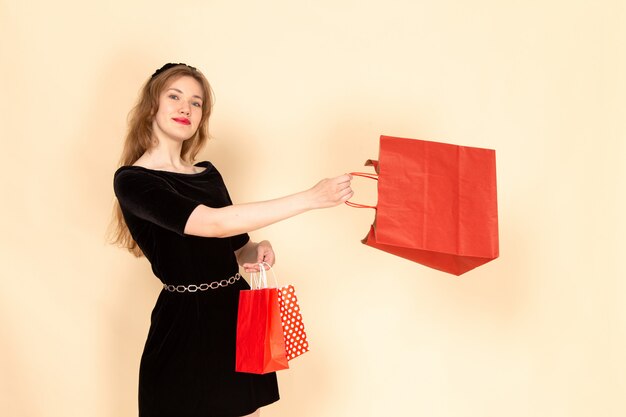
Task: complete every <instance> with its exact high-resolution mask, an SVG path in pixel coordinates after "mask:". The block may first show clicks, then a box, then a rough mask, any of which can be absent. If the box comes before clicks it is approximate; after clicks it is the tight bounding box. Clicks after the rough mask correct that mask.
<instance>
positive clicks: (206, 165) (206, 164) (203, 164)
mask: <svg viewBox="0 0 626 417" xmlns="http://www.w3.org/2000/svg"><path fill="white" fill-rule="evenodd" d="M193 166H196V167H204V169H203V170H202V171H200V172H193V173H191V172H177V171H167V170H164V169H153V168H146V167H143V166H141V165H128V166H127V167H128V168H140V169H144V170H146V171H152V172H162V173H165V174H174V175H183V176H187V177H191V176H194V175H201V174H204V173H206V172H208V171H209V161H200V162H197V163H195V164H193Z"/></svg>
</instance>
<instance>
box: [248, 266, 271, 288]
mask: <svg viewBox="0 0 626 417" xmlns="http://www.w3.org/2000/svg"><path fill="white" fill-rule="evenodd" d="M265 265H267V269H268V270H271V271H272V276H273V277H274V287H272V288H278V278H276V273H274V269H272V267H271V266H270V264H268V263H267V262H261V263H259V269H260V270H259V273H258V275H257V273H256V272H252V273H251V274H250V281H251V283H252V286H251V287H252V289H255V290H260V289H263V288H270V287H269V286H268V283H267V272H266V269H265Z"/></svg>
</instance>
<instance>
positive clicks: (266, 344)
mask: <svg viewBox="0 0 626 417" xmlns="http://www.w3.org/2000/svg"><path fill="white" fill-rule="evenodd" d="M266 267H267V268H269V265H268V264H266V263H263V264H261V270H260V273H259V274H251V276H250V281H251V283H250V284H251V287H252V288H251V289H250V290H242V291H240V293H239V310H238V316H237V345H236V361H235V371H237V372H247V373H253V374H265V373H269V372H275V371H279V370H282V369H287V368H289V364H288V361H290V360H291V359H294V358H296V357H298V356H300V355H302V354H303V353H305V352H307V351H308V350H309V344H308V341H307V337H306V332H305V330H304V324H303V323H302V314H301V313H300V306H299V304H298V297H297V296H296V291H295V288H294V287H293V285H287V286H284V287H278V285H277V280H276V276H275V275H274V273H273V271H272V275H273V276H274V283H275V284H276V286H275V287H271V288H270V287H269V286H268V282H267V273H266ZM276 287H278V288H276Z"/></svg>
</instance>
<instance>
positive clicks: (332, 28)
mask: <svg viewBox="0 0 626 417" xmlns="http://www.w3.org/2000/svg"><path fill="white" fill-rule="evenodd" d="M625 39H626V10H625V6H624V2H623V1H621V0H605V1H599V2H591V1H565V0H548V1H546V0H543V1H538V0H530V1H513V0H506V1H495V0H476V1H461V0H440V1H437V2H433V1H415V0H411V1H394V0H388V1H349V0H333V1H330V0H323V1H319V0H318V1H315V2H314V1H293V0H292V1H287V0H284V1H265V2H254V1H248V2H236V1H226V0H222V1H189V2H164V1H155V0H151V1H121V0H112V1H109V2H102V4H97V3H93V2H85V1H70V0H58V1H30V2H9V1H8V0H2V1H1V2H0V46H1V49H0V50H1V55H2V56H1V65H0V71H1V73H0V74H1V76H0V80H1V81H0V82H1V83H2V84H1V86H0V92H1V94H2V99H1V100H0V103H1V104H0V106H1V107H0V115H1V116H0V117H1V119H0V132H1V133H0V137H1V140H2V150H3V153H2V160H3V163H2V164H1V170H2V171H1V173H0V174H1V175H0V178H1V179H2V191H3V192H2V202H3V204H2V207H1V209H0V210H1V216H0V227H1V231H2V234H1V236H2V237H1V240H0V242H1V243H0V245H1V246H0V262H1V264H0V279H1V283H0V415H2V416H11V417H13V416H29V417H30V416H46V417H61V416H63V417H67V416H92V417H100V416H102V417H104V416H116V417H119V416H133V415H136V389H137V370H138V363H139V357H140V354H141V350H142V348H143V343H144V340H145V335H146V332H147V330H148V324H149V314H150V311H151V308H152V306H153V303H154V301H155V298H156V296H157V294H158V292H159V284H158V282H157V280H156V279H155V278H154V277H153V276H152V274H151V271H150V268H149V265H148V264H147V262H146V261H145V260H135V259H133V258H132V257H131V256H130V255H127V254H126V253H125V252H123V251H121V250H118V249H116V248H113V247H111V246H109V245H107V244H106V243H105V231H106V227H107V224H108V221H109V215H110V212H111V208H112V203H113V192H112V187H111V182H112V175H113V172H114V170H115V168H116V163H117V159H118V157H119V154H120V150H121V144H122V137H123V134H124V130H125V119H126V114H127V112H128V110H129V109H130V108H131V106H132V104H133V103H134V100H135V98H136V94H137V91H138V89H139V87H140V85H141V83H142V82H143V81H144V80H145V78H146V77H147V76H148V75H150V74H151V73H152V71H154V70H155V69H156V68H157V67H159V66H161V65H162V64H163V63H165V62H168V61H173V62H178V61H182V62H188V63H190V64H192V65H195V66H197V67H198V68H200V69H202V70H203V72H204V73H205V74H206V75H207V77H208V78H209V80H210V81H211V83H212V85H213V88H214V90H215V94H216V97H217V104H216V106H215V113H214V116H213V118H212V124H211V133H212V135H213V137H214V140H213V141H212V142H211V143H210V144H209V145H208V147H207V148H206V150H205V151H204V152H203V153H202V154H201V159H210V160H211V161H213V162H214V164H215V165H216V166H217V167H218V168H219V169H220V170H221V171H222V173H223V175H224V176H225V178H226V181H227V184H228V186H229V187H230V190H231V194H232V196H233V198H234V199H235V200H236V201H239V202H244V201H249V200H257V199H264V198H270V197H275V196H279V195H282V194H286V193H290V192H294V191H298V190H300V189H304V188H306V187H309V186H310V185H312V184H313V183H315V182H316V181H317V180H318V179H319V178H321V177H323V176H331V175H336V174H340V173H343V172H345V171H351V170H360V169H361V165H362V163H363V161H364V160H365V159H367V158H370V157H376V156H377V152H378V136H379V135H380V134H387V135H393V136H404V137H413V138H422V139H431V140H438V141H444V142H450V143H457V144H463V145H469V146H478V147H487V148H493V149H496V150H497V157H498V185H499V208H500V235H501V258H500V259H498V260H496V261H494V262H492V263H490V264H487V265H485V266H483V267H480V268H479V269H477V270H475V271H473V272H470V273H468V274H466V275H464V276H463V277H461V278H455V277H453V276H449V275H446V274H443V273H440V272H437V271H434V270H430V269H427V268H425V267H422V266H420V265H417V264H414V263H411V262H408V261H405V260H403V259H400V258H396V257H393V256H391V255H387V254H384V253H382V252H378V251H375V250H373V249H371V248H368V247H365V246H363V245H361V244H360V243H359V240H360V239H361V238H362V237H363V236H364V235H365V233H366V232H367V230H368V227H369V224H370V223H371V220H372V218H373V213H372V212H371V211H369V210H361V211H359V210H355V209H350V208H348V207H340V208H336V209H332V210H327V211H320V212H313V213H307V214H305V215H302V216H300V217H299V218H295V219H291V220H289V221H286V222H284V223H283V224H279V225H275V226H272V227H268V228H267V229H266V230H263V231H259V232H257V233H254V234H253V237H254V238H256V239H262V238H268V239H270V240H271V241H272V242H273V243H274V246H275V249H276V251H277V254H278V259H279V263H278V265H277V268H276V271H277V273H278V274H279V276H280V278H281V279H282V280H283V281H285V282H290V283H293V284H295V285H296V286H297V289H298V292H299V296H300V298H301V304H302V309H303V312H304V317H305V323H306V325H307V329H308V333H309V338H310V343H311V346H312V351H311V352H310V353H308V354H306V355H304V356H303V357H301V358H299V359H297V360H296V361H294V362H293V363H292V369H291V370H289V371H285V372H281V373H280V376H279V378H280V384H281V393H282V397H283V398H282V400H281V401H280V402H278V403H277V404H275V405H272V406H270V407H267V408H266V409H265V411H264V415H265V416H303V417H313V416H315V417H317V416H322V417H326V416H328V417H334V416H357V415H362V416H402V415H409V416H429V417H439V416H441V417H485V416H510V417H517V416H520V417H521V416H547V417H578V416H623V415H625V414H626V400H625V399H624V398H625V391H626V359H625V358H624V351H625V349H626V330H625V329H626V306H625V305H624V298H625V294H626V284H625V280H624V278H625V277H626V270H625V267H624V266H623V252H624V248H625V242H624V236H625V235H626V224H625V222H624V215H623V213H624V212H625V209H626V199H625V197H624V191H625V186H626V169H625V168H624V166H626V149H625V142H626V141H625V134H626V123H625V117H624V115H625V114H624V111H625V110H626V105H625V101H624V97H626V81H625V80H626V76H625V74H626V52H625V47H624V40H625ZM355 188H356V189H357V193H358V195H359V199H360V200H361V201H370V202H374V201H375V199H376V195H375V190H374V189H373V188H374V186H373V184H371V183H369V182H365V181H359V182H358V183H355Z"/></svg>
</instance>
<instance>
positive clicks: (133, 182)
mask: <svg viewBox="0 0 626 417" xmlns="http://www.w3.org/2000/svg"><path fill="white" fill-rule="evenodd" d="M163 187H167V188H169V184H168V182H167V181H166V179H165V178H164V177H163V176H162V175H160V174H159V173H158V172H156V171H152V170H150V169H147V168H144V167H140V166H135V165H130V166H123V167H120V168H118V170H117V171H115V174H114V175H113V189H114V191H115V194H116V195H117V196H118V198H119V197H120V196H125V195H128V194H132V193H137V192H140V191H144V190H148V189H151V188H163Z"/></svg>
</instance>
